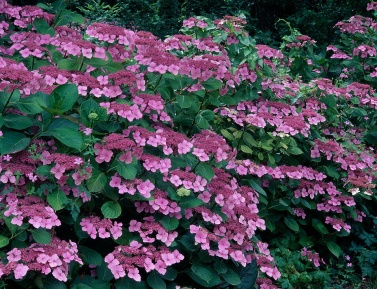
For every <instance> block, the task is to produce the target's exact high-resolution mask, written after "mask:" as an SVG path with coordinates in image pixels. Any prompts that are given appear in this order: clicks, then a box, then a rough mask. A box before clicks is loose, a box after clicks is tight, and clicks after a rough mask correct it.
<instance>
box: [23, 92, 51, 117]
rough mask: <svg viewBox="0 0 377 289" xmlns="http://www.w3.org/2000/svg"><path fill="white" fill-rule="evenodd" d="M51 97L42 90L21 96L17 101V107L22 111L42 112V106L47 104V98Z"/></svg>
mask: <svg viewBox="0 0 377 289" xmlns="http://www.w3.org/2000/svg"><path fill="white" fill-rule="evenodd" d="M47 97H49V96H48V95H47V94H44V93H42V92H37V93H36V94H34V95H31V96H27V97H25V98H21V99H20V100H19V101H18V102H17V107H18V109H19V110H20V111H22V112H24V113H27V114H36V113H40V112H42V111H44V110H43V108H42V107H41V106H47V103H46V98H47Z"/></svg>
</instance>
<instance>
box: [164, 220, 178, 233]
mask: <svg viewBox="0 0 377 289" xmlns="http://www.w3.org/2000/svg"><path fill="white" fill-rule="evenodd" d="M161 225H162V226H163V227H164V228H165V229H166V230H168V231H172V230H175V229H177V228H178V225H179V221H178V219H176V218H174V217H173V218H172V217H169V216H164V217H162V219H161Z"/></svg>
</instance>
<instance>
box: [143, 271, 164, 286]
mask: <svg viewBox="0 0 377 289" xmlns="http://www.w3.org/2000/svg"><path fill="white" fill-rule="evenodd" d="M147 283H148V285H149V286H150V287H152V289H166V284H165V281H164V280H163V279H162V278H161V277H160V276H159V275H158V274H157V272H156V271H152V273H150V274H149V275H148V277H147Z"/></svg>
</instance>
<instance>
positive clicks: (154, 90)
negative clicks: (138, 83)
mask: <svg viewBox="0 0 377 289" xmlns="http://www.w3.org/2000/svg"><path fill="white" fill-rule="evenodd" d="M161 79H162V74H161V75H160V78H159V79H158V81H157V83H156V86H155V87H154V89H153V92H156V90H157V87H158V85H159V84H160V81H161Z"/></svg>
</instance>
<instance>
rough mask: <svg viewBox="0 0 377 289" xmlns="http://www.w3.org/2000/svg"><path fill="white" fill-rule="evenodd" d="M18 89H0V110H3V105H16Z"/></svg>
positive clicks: (18, 98)
mask: <svg viewBox="0 0 377 289" xmlns="http://www.w3.org/2000/svg"><path fill="white" fill-rule="evenodd" d="M20 96H21V94H20V91H19V90H14V91H12V92H6V91H0V111H3V110H4V107H5V106H7V107H9V106H13V105H16V104H17V102H18V101H19V100H20Z"/></svg>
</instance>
